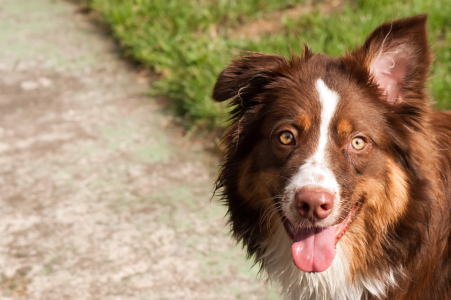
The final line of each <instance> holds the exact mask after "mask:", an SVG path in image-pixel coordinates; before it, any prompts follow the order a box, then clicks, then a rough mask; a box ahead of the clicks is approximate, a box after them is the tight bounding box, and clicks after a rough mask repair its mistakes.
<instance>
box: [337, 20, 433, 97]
mask: <svg viewBox="0 0 451 300" xmlns="http://www.w3.org/2000/svg"><path fill="white" fill-rule="evenodd" d="M426 20H427V15H425V14H424V15H417V16H414V17H411V18H406V19H400V20H396V21H393V22H387V23H385V24H382V25H381V26H379V27H378V28H376V29H375V30H374V31H373V32H372V33H371V34H370V35H369V36H368V37H367V39H366V41H365V43H364V44H363V46H361V47H360V48H357V49H356V50H354V52H353V53H352V54H350V55H348V58H349V56H353V58H354V59H356V60H357V61H358V62H359V63H360V64H361V65H363V66H364V67H365V68H366V70H369V72H370V76H371V78H372V82H373V83H375V84H376V85H377V86H378V87H379V90H380V91H381V92H382V94H383V95H384V96H386V100H387V102H388V103H389V104H391V105H395V104H399V103H401V102H403V101H409V102H410V101H415V99H425V98H426V97H424V83H425V82H426V80H427V74H428V72H429V67H430V64H431V54H430V49H429V44H428V38H427V31H426ZM345 59H346V57H345Z"/></svg>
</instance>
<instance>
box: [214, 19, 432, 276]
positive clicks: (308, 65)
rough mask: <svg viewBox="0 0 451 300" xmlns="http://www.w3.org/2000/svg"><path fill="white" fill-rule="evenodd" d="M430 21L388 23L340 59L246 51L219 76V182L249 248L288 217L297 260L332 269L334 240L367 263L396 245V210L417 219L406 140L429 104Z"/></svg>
mask: <svg viewBox="0 0 451 300" xmlns="http://www.w3.org/2000/svg"><path fill="white" fill-rule="evenodd" d="M425 23H426V16H425V15H419V16H415V17H412V18H408V19H402V20H398V21H394V22H390V23H386V24H383V25H382V26H380V27H378V28H377V29H376V30H375V31H374V32H373V33H371V34H370V35H369V36H368V38H367V40H366V42H365V43H364V44H363V46H361V47H358V48H356V50H354V51H353V52H352V53H347V54H345V55H344V56H342V57H339V58H332V57H329V56H326V55H322V54H313V53H311V51H310V50H309V49H308V48H307V47H304V51H303V54H302V57H298V56H296V55H294V54H293V55H292V56H291V59H290V60H287V59H285V58H283V57H280V56H273V55H266V54H253V55H249V56H245V57H241V58H238V59H236V60H234V61H233V62H232V63H231V64H230V65H229V66H228V67H227V68H226V69H225V70H223V71H222V73H221V74H220V75H219V77H218V80H217V82H216V85H215V87H214V92H213V98H214V99H215V100H216V101H225V100H228V99H232V100H231V107H232V111H231V120H232V124H231V125H230V127H229V128H228V130H227V132H226V133H225V135H224V138H223V145H224V147H225V156H224V161H223V166H222V169H221V172H220V175H219V178H218V181H217V187H218V188H223V193H224V199H225V201H226V202H227V204H228V206H229V216H230V221H231V224H232V230H233V233H234V235H235V237H236V238H237V239H239V240H242V241H243V242H244V244H245V245H246V246H247V247H248V251H249V253H250V254H251V255H253V254H257V257H258V256H259V255H260V254H262V252H263V251H264V249H262V242H263V241H265V240H267V239H271V238H272V233H273V232H274V230H275V228H277V227H278V226H279V227H280V226H284V228H285V231H286V237H287V238H289V239H290V240H291V242H292V257H293V260H294V263H295V264H296V266H297V267H298V268H299V269H301V270H303V271H306V272H312V271H313V272H321V271H324V270H325V269H327V268H328V267H329V266H330V264H331V263H332V261H333V259H334V256H335V246H336V244H337V243H338V242H339V241H340V240H342V241H340V243H342V242H343V243H345V244H346V246H347V247H345V248H346V249H345V250H346V252H347V253H348V254H349V253H352V255H354V256H355V257H356V259H359V260H360V261H361V262H363V263H362V264H360V265H361V267H362V266H363V268H364V265H365V264H369V263H370V262H371V261H372V260H377V259H379V258H380V257H382V256H384V255H385V254H384V250H386V249H387V247H396V245H388V244H390V241H389V240H390V238H392V237H393V236H396V235H401V234H402V230H407V229H406V228H404V227H405V226H407V225H405V226H404V225H403V226H404V227H402V226H401V227H402V228H401V227H400V226H399V224H400V222H401V221H400V220H401V219H403V218H413V217H415V218H417V217H418V218H419V219H422V217H423V216H413V215H414V214H416V213H418V212H415V211H410V210H409V209H408V207H409V205H410V204H411V203H410V202H411V201H413V200H412V199H417V198H419V197H421V196H422V190H421V186H422V175H419V176H418V175H417V174H418V171H419V170H416V169H415V168H417V166H418V165H420V163H421V162H420V161H419V160H420V159H422V158H421V155H417V153H416V152H414V151H412V150H411V149H412V147H413V146H414V145H413V144H415V143H425V139H424V138H423V139H422V138H420V137H424V136H423V135H422V134H423V133H424V130H423V124H424V122H425V120H424V119H425V112H426V111H427V110H428V109H429V106H428V102H427V95H425V88H424V83H425V81H426V76H427V73H428V70H429V66H430V62H431V58H430V51H429V46H428V42H427V34H426V28H425ZM415 135H417V136H420V137H416V136H415ZM424 146H425V145H418V147H424ZM425 151H426V150H425ZM423 175H424V174H423ZM413 194H415V195H413ZM417 196H418V197H417ZM407 227H408V226H407ZM393 228H396V230H394V229H393ZM392 229H393V231H394V232H393V233H390V235H388V236H389V237H387V234H386V232H387V231H389V230H392ZM401 238H402V237H401ZM413 239H415V237H413ZM361 247H365V249H366V250H365V251H359V248H360V249H361ZM369 248H371V249H369Z"/></svg>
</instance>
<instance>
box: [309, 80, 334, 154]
mask: <svg viewBox="0 0 451 300" xmlns="http://www.w3.org/2000/svg"><path fill="white" fill-rule="evenodd" d="M315 87H316V90H317V91H318V94H319V101H320V103H321V126H320V135H319V143H318V149H317V150H316V153H315V154H314V155H313V157H312V158H313V159H314V160H317V161H323V160H324V158H325V157H324V156H325V149H326V144H327V140H328V137H329V125H330V121H331V119H332V117H333V116H334V112H335V109H336V107H337V104H338V99H339V97H338V94H337V93H336V92H334V91H332V90H331V89H329V88H328V87H327V86H326V84H325V83H324V81H323V80H322V79H321V78H320V79H318V80H317V81H316V84H315Z"/></svg>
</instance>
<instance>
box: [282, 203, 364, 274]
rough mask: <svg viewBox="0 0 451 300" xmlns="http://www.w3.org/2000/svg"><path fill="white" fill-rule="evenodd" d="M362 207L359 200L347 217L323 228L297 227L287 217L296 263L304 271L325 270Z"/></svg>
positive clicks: (286, 228) (287, 228)
mask: <svg viewBox="0 0 451 300" xmlns="http://www.w3.org/2000/svg"><path fill="white" fill-rule="evenodd" d="M359 207H360V202H357V203H356V204H355V205H354V206H353V208H352V209H351V211H350V212H349V214H348V215H347V216H346V218H345V219H344V220H343V221H342V222H340V223H338V224H336V225H332V226H328V227H323V228H315V227H311V228H296V227H295V226H294V225H293V224H292V223H291V222H290V221H289V220H288V219H287V218H286V217H284V218H283V220H284V221H283V224H284V227H285V231H286V232H287V234H288V236H289V237H290V238H291V239H292V241H293V244H292V245H291V252H292V255H293V261H294V263H295V265H296V266H297V267H298V268H299V269H301V270H302V271H304V272H323V271H325V270H326V269H327V268H328V267H329V266H330V265H331V264H332V261H333V260H334V257H335V246H336V245H337V243H338V241H339V240H340V239H341V238H342V237H343V235H344V234H345V233H346V230H347V229H348V226H349V225H350V224H351V223H352V221H353V219H354V216H355V215H356V213H357V211H358V209H359Z"/></svg>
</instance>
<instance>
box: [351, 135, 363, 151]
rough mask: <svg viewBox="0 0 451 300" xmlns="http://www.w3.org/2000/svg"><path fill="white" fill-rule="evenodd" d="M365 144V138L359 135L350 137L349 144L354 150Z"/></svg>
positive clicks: (361, 147) (360, 148)
mask: <svg viewBox="0 0 451 300" xmlns="http://www.w3.org/2000/svg"><path fill="white" fill-rule="evenodd" d="M365 145H366V143H365V140H364V139H362V138H360V137H356V138H353V139H352V142H351V146H352V148H353V149H354V150H362V149H363V148H365Z"/></svg>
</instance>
